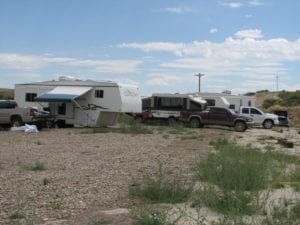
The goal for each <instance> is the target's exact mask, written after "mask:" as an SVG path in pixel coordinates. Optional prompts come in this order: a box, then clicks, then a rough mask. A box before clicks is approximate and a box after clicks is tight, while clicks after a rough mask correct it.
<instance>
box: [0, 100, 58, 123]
mask: <svg viewBox="0 0 300 225" xmlns="http://www.w3.org/2000/svg"><path fill="white" fill-rule="evenodd" d="M51 122H52V119H51V118H50V115H49V113H48V112H46V111H38V110H37V109H35V108H21V107H18V105H17V103H16V101H13V100H0V125H11V126H21V125H23V124H24V123H32V124H37V125H42V126H44V125H46V126H49V125H48V124H49V123H51Z"/></svg>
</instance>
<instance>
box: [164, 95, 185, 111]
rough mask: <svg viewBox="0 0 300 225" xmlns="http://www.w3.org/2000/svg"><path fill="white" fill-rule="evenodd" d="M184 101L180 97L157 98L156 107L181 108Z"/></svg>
mask: <svg viewBox="0 0 300 225" xmlns="http://www.w3.org/2000/svg"><path fill="white" fill-rule="evenodd" d="M183 106H184V101H183V99H182V98H159V99H158V107H161V108H162V109H174V110H175V109H182V108H183Z"/></svg>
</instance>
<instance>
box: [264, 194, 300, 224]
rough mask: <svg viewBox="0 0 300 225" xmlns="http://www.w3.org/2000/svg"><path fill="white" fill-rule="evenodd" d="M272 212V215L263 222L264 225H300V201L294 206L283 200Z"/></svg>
mask: <svg viewBox="0 0 300 225" xmlns="http://www.w3.org/2000/svg"><path fill="white" fill-rule="evenodd" d="M271 210H272V211H271V214H270V215H268V216H267V218H266V219H264V220H263V221H262V223H261V224H262V225H283V224H288V225H298V224H300V201H297V202H296V203H294V204H293V203H292V202H291V201H287V200H285V199H283V200H281V201H280V203H279V205H276V206H274V207H273V208H272V209H271Z"/></svg>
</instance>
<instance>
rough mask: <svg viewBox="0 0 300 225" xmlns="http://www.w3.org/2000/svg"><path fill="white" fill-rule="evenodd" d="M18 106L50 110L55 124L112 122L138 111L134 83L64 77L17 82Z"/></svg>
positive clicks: (138, 101)
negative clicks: (123, 114)
mask: <svg viewBox="0 0 300 225" xmlns="http://www.w3.org/2000/svg"><path fill="white" fill-rule="evenodd" d="M15 100H16V101H17V103H18V105H19V106H20V107H37V108H43V109H44V110H45V109H46V110H49V111H50V113H51V115H53V117H54V122H55V124H56V125H57V126H59V127H60V126H64V125H74V126H87V127H99V126H108V125H114V124H115V123H116V122H117V120H118V117H119V113H121V112H124V113H133V112H141V110H142V107H141V106H142V104H141V97H140V95H139V92H138V88H137V87H136V86H131V85H122V84H118V83H116V82H112V81H92V80H86V81H82V80H64V79H59V80H58V81H45V82H37V83H27V84H16V85H15Z"/></svg>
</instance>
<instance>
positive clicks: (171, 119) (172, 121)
mask: <svg viewBox="0 0 300 225" xmlns="http://www.w3.org/2000/svg"><path fill="white" fill-rule="evenodd" d="M176 123H177V120H176V118H175V117H169V118H168V124H169V126H174V125H176Z"/></svg>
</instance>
